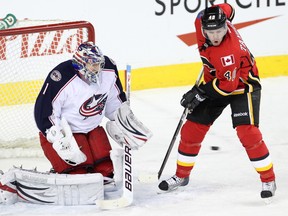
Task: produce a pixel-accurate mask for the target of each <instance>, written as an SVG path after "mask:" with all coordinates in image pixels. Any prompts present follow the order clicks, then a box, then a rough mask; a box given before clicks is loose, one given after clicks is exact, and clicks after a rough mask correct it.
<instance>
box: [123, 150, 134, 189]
mask: <svg viewBox="0 0 288 216" xmlns="http://www.w3.org/2000/svg"><path fill="white" fill-rule="evenodd" d="M124 152H125V153H124V161H125V167H124V178H125V188H126V189H127V190H129V191H132V166H131V163H132V157H131V148H130V147H129V146H127V145H125V149H124Z"/></svg>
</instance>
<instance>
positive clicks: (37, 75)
mask: <svg viewBox="0 0 288 216" xmlns="http://www.w3.org/2000/svg"><path fill="white" fill-rule="evenodd" d="M87 40H89V41H95V33H94V28H93V26H92V25H91V24H90V23H89V22H86V21H73V22H66V21H50V22H49V21H27V20H26V21H23V22H22V23H20V24H18V25H17V26H16V28H11V29H6V30H0V65H1V71H0V158H10V157H30V156H42V155H43V153H42V150H41V147H40V143H39V140H38V139H39V138H38V129H37V127H36V124H35V121H34V113H33V110H34V103H35V99H36V97H37V95H38V93H39V91H40V88H41V86H42V84H43V82H44V79H45V78H46V76H47V74H48V73H49V72H50V71H51V69H53V68H54V67H55V66H56V65H57V64H59V63H60V62H62V61H65V60H68V59H71V58H72V53H74V51H75V49H76V48H77V47H78V45H79V44H80V43H82V42H83V41H87Z"/></svg>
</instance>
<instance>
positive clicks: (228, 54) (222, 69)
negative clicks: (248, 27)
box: [195, 4, 261, 98]
mask: <svg viewBox="0 0 288 216" xmlns="http://www.w3.org/2000/svg"><path fill="white" fill-rule="evenodd" d="M218 6H219V7H220V8H221V9H222V10H223V11H224V13H225V15H226V17H227V28H228V30H227V33H226V35H225V36H224V38H223V40H222V42H221V44H220V45H219V46H213V45H212V44H211V42H210V41H209V40H208V39H207V37H205V35H204V33H203V31H202V28H201V17H202V15H203V12H204V11H201V12H200V13H199V14H198V16H197V18H196V20H195V27H196V34H197V43H198V49H199V53H200V57H201V60H202V62H203V66H204V81H205V82H206V85H204V86H203V89H204V90H205V91H206V93H207V95H208V96H210V97H212V98H213V97H214V98H218V97H222V96H228V95H233V94H243V93H244V92H253V91H255V90H259V89H261V85H260V80H259V76H258V69H257V66H256V62H255V59H254V57H253V55H252V54H251V53H250V51H249V49H248V48H247V46H246V45H245V43H244V41H243V40H242V38H241V36H240V34H239V33H238V31H237V30H236V28H235V27H234V26H233V25H232V23H231V21H232V19H233V17H234V9H233V8H232V6H230V5H229V4H219V5H218Z"/></svg>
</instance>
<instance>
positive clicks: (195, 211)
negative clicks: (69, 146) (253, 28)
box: [0, 77, 288, 216]
mask: <svg viewBox="0 0 288 216" xmlns="http://www.w3.org/2000/svg"><path fill="white" fill-rule="evenodd" d="M287 83H288V77H277V78H266V79H262V85H263V91H262V101H261V118H260V129H261V131H262V133H263V137H264V140H265V142H266V144H267V146H268V148H269V149H270V154H271V156H272V159H273V162H274V169H275V173H276V178H277V180H276V182H277V191H276V196H275V198H274V200H273V203H271V204H270V205H266V204H265V203H264V202H263V201H262V200H261V198H260V190H261V182H260V179H259V175H258V174H257V173H256V171H255V170H254V168H253V167H252V165H251V163H250V161H249V160H248V157H247V155H246V153H245V151H244V149H243V147H242V146H241V144H240V142H239V141H238V139H237V137H236V133H235V131H234V130H233V129H232V126H231V119H230V110H229V108H226V110H225V111H224V112H223V114H222V115H221V116H220V118H219V119H218V120H217V121H216V122H215V123H214V125H213V126H212V128H211V129H210V131H209V132H208V134H207V136H206V138H205V140H204V142H203V144H202V149H201V151H200V154H199V156H198V159H197V163H196V166H195V168H194V170H193V171H192V173H191V176H190V183H189V185H188V186H186V187H182V188H180V189H179V190H176V191H174V192H171V193H166V194H158V193H157V192H158V189H157V185H158V181H157V180H155V181H153V179H152V180H151V182H148V183H142V182H139V181H137V178H138V177H139V176H143V175H144V176H146V175H148V176H149V175H152V176H153V175H154V176H157V172H158V170H159V168H160V166H161V163H162V160H163V158H164V156H165V153H166V151H167V148H168V146H169V143H170V141H171V138H172V135H173V133H174V131H175V129H176V126H177V124H178V121H179V118H180V116H181V114H182V111H183V109H182V107H181V106H180V105H179V100H180V98H181V97H182V94H183V93H185V92H186V91H187V90H188V89H190V88H191V86H185V87H175V88H164V89H151V90H143V91H134V92H132V94H131V106H132V109H133V111H134V114H135V115H136V116H137V117H138V118H139V119H141V120H142V121H143V123H144V124H146V125H147V127H149V128H150V129H151V130H152V131H153V134H154V136H153V137H152V139H151V140H150V141H149V142H148V143H147V144H146V145H145V146H144V147H142V148H141V149H140V150H139V151H137V152H134V180H135V187H134V188H135V192H134V202H133V204H132V205H131V206H129V207H126V208H123V209H116V210H109V211H102V210H100V209H98V208H97V206H94V205H92V206H66V207H65V206H45V205H36V204H26V203H16V204H14V205H12V206H3V205H2V206H0V215H57V216H63V215H70V216H75V215H99V216H100V215H101V216H104V215H105V216H106V215H107V216H108V215H109V216H113V215H117V216H118V215H123V216H124V215H125V216H130V215H133V216H135V215H137V216H147V215H149V216H161V215H163V216H170V215H171V216H175V215H192V216H210V215H211V216H212V215H213V216H218V215H219V216H231V215H232V216H244V215H245V216H252V215H259V216H260V215H261V216H272V215H273V216H274V215H275V216H286V215H288V196H287V194H288V156H287V152H288V136H287V133H288V129H287V124H286V123H287V120H288V117H287V115H286V110H287V104H288V102H287V99H288V97H287V95H288V88H287V87H286V85H287ZM178 140H179V137H178V138H177V140H176V142H175V145H174V148H173V150H172V152H171V155H170V158H169V160H168V163H167V165H166V167H165V169H164V172H163V175H162V177H161V179H163V178H167V177H170V176H171V175H173V174H174V172H175V168H176V152H177V146H178ZM214 145H215V146H219V147H220V150H219V151H212V150H211V149H210V147H211V146H214ZM12 165H16V166H19V165H23V167H24V168H27V169H28V168H33V167H35V166H37V168H38V170H40V171H47V170H49V169H50V164H49V162H48V161H47V160H46V159H45V158H41V157H40V158H17V159H15V158H13V159H0V169H2V170H4V171H7V170H8V169H9V168H10V167H12Z"/></svg>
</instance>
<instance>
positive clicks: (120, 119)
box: [106, 102, 152, 150]
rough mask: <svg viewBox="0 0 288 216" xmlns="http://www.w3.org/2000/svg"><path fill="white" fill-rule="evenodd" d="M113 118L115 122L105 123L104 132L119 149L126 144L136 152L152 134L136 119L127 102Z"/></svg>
mask: <svg viewBox="0 0 288 216" xmlns="http://www.w3.org/2000/svg"><path fill="white" fill-rule="evenodd" d="M114 117H115V121H108V122H107V124H106V130H107V132H108V134H109V136H110V137H111V138H112V139H113V140H114V141H115V142H117V143H118V144H119V145H120V146H121V147H123V146H124V144H127V145H129V146H130V147H131V149H133V150H138V149H139V148H140V147H142V146H143V145H144V144H145V143H146V142H147V141H148V140H149V139H150V138H151V137H152V132H151V131H150V130H149V129H148V128H147V127H146V126H145V125H144V124H143V123H142V122H141V121H139V120H138V119H137V118H136V116H135V115H134V114H133V112H132V110H131V108H130V106H129V104H128V102H124V103H123V104H122V105H121V106H120V108H119V109H118V110H117V111H116V112H115V116H114Z"/></svg>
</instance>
